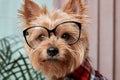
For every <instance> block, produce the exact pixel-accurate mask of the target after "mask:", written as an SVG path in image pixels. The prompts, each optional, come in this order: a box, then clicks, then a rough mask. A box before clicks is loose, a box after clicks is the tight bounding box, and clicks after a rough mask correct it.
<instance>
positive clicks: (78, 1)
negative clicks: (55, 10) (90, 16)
mask: <svg viewBox="0 0 120 80" xmlns="http://www.w3.org/2000/svg"><path fill="white" fill-rule="evenodd" d="M63 11H64V12H66V13H69V14H70V13H72V14H80V15H82V14H84V13H85V12H86V11H87V6H86V5H85V3H84V0H68V2H67V3H66V4H65V5H64V6H63Z"/></svg>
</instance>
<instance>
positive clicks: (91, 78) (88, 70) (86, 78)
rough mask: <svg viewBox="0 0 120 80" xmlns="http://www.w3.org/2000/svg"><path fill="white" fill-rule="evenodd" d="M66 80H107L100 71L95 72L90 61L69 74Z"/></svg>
mask: <svg viewBox="0 0 120 80" xmlns="http://www.w3.org/2000/svg"><path fill="white" fill-rule="evenodd" d="M64 80H107V79H106V78H105V77H103V76H102V75H101V74H100V73H99V72H98V71H95V70H93V68H92V67H91V65H90V63H89V61H88V60H85V62H84V63H83V64H82V65H81V66H80V67H79V68H77V69H76V70H75V71H74V72H73V73H71V74H69V75H68V76H67V77H66V78H65V79H64Z"/></svg>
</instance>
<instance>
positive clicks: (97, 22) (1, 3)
mask: <svg viewBox="0 0 120 80" xmlns="http://www.w3.org/2000/svg"><path fill="white" fill-rule="evenodd" d="M64 1H65V0H35V2H38V3H39V4H41V5H43V4H47V7H48V8H49V9H52V8H53V7H56V8H60V7H61V5H62V4H63V3H64ZM85 1H86V4H88V6H89V11H88V15H89V16H90V17H91V19H90V21H91V23H90V25H89V27H88V33H89V39H90V53H89V55H90V58H91V62H92V65H93V66H94V68H95V69H97V70H99V71H100V72H101V73H102V74H103V75H105V76H106V77H107V78H108V80H120V69H119V68H120V58H119V57H120V35H119V34H120V9H119V8H120V5H119V4H120V0H109V1H108V0H85ZM22 3H23V0H0V38H3V37H5V36H10V35H14V34H19V32H20V30H19V29H20V28H19V27H20V26H19V25H18V23H19V22H20V21H19V20H18V16H17V15H18V13H17V11H18V9H20V8H21V4H22Z"/></svg>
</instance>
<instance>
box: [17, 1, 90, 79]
mask: <svg viewBox="0 0 120 80" xmlns="http://www.w3.org/2000/svg"><path fill="white" fill-rule="evenodd" d="M86 10H87V7H86V5H85V4H84V2H83V0H68V2H67V3H66V4H65V5H64V7H63V8H62V10H61V11H58V10H52V11H49V12H48V11H47V9H46V7H40V6H38V5H37V4H36V3H34V2H33V1H32V0H25V4H24V5H23V8H22V9H21V10H20V11H19V12H20V14H21V16H22V18H23V20H24V25H23V26H25V28H28V27H31V26H39V25H40V26H45V27H46V28H48V29H53V28H54V27H55V26H56V25H58V24H59V23H61V22H65V21H77V22H80V23H82V30H81V31H82V32H81V37H80V40H79V41H78V42H77V43H75V44H73V45H67V44H66V43H64V41H62V40H58V39H57V38H56V37H55V36H54V35H52V36H51V37H50V38H48V39H47V40H46V41H45V42H43V43H41V44H39V47H38V48H36V49H31V48H30V47H28V45H27V44H25V49H26V51H27V54H28V56H29V58H30V61H31V63H32V65H33V67H34V68H35V69H36V70H40V71H42V72H43V73H45V74H46V75H47V76H48V79H50V80H59V79H61V80H62V78H64V77H65V76H66V75H67V74H69V73H71V72H73V71H74V70H75V69H76V68H77V67H78V66H80V65H81V64H82V63H83V61H84V60H85V59H86V58H87V57H88V51H89V42H88V37H87V32H86V30H85V29H86V28H85V25H86V24H87V18H88V16H86V14H85V13H86ZM36 34H37V33H36ZM50 46H55V47H57V48H58V49H59V51H60V52H59V55H57V56H55V57H56V58H57V59H58V60H57V61H56V62H49V61H47V59H48V58H49V56H48V55H47V54H46V49H47V48H49V47H50Z"/></svg>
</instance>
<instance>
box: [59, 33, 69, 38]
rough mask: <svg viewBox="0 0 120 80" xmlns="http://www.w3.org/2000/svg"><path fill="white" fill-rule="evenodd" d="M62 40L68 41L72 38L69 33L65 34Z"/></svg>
mask: <svg viewBox="0 0 120 80" xmlns="http://www.w3.org/2000/svg"><path fill="white" fill-rule="evenodd" d="M61 38H63V39H65V40H68V39H69V38H70V35H69V34H68V33H64V34H63V35H62V36H61Z"/></svg>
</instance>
